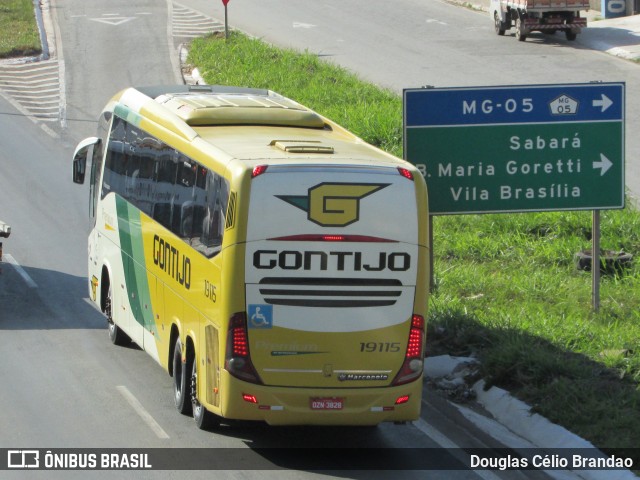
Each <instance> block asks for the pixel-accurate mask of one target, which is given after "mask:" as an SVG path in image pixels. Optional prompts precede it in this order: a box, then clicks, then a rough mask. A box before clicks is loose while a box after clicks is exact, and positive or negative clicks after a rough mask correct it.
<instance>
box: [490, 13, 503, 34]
mask: <svg viewBox="0 0 640 480" xmlns="http://www.w3.org/2000/svg"><path fill="white" fill-rule="evenodd" d="M493 22H494V26H495V29H496V33H497V34H498V35H504V32H505V28H504V23H503V22H502V21H501V20H500V17H499V16H498V12H495V13H494V14H493Z"/></svg>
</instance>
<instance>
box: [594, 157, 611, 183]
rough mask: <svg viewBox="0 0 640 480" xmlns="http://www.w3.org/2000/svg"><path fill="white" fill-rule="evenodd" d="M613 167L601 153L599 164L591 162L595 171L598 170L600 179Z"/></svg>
mask: <svg viewBox="0 0 640 480" xmlns="http://www.w3.org/2000/svg"><path fill="white" fill-rule="evenodd" d="M612 165H613V163H612V162H611V160H609V159H608V158H607V157H605V156H604V155H603V154H602V153H601V154H600V161H599V162H593V168H594V169H597V168H600V169H601V170H600V176H601V177H602V176H603V175H604V174H605V173H607V170H609V169H610V168H611V166H612Z"/></svg>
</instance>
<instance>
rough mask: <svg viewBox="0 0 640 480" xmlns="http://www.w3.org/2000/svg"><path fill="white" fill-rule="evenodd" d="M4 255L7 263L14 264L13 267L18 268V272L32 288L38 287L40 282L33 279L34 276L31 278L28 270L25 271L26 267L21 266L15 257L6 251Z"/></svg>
mask: <svg viewBox="0 0 640 480" xmlns="http://www.w3.org/2000/svg"><path fill="white" fill-rule="evenodd" d="M2 257H3V258H4V259H5V260H6V261H7V263H10V264H11V265H13V268H15V269H16V272H18V275H20V276H21V277H22V279H23V280H24V281H25V282H26V284H27V286H29V287H30V288H38V284H37V283H36V282H34V281H33V278H31V277H30V276H29V274H28V273H27V272H25V271H24V268H22V267H21V266H20V264H19V263H18V262H17V261H16V259H15V258H13V257H12V256H11V255H9V254H8V253H5V254H4V255H3V256H2Z"/></svg>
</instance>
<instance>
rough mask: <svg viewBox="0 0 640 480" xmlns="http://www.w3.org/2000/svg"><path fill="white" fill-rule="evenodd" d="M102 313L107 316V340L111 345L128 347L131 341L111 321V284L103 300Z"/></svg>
mask: <svg viewBox="0 0 640 480" xmlns="http://www.w3.org/2000/svg"><path fill="white" fill-rule="evenodd" d="M104 313H105V315H106V316H107V321H108V322H109V339H110V340H111V343H113V344H114V345H120V346H123V345H128V344H129V343H130V342H131V339H130V338H129V336H128V335H127V334H126V333H124V332H123V331H122V330H121V329H120V327H118V326H117V325H116V324H115V322H114V321H113V293H112V292H111V283H109V290H107V298H105V301H104Z"/></svg>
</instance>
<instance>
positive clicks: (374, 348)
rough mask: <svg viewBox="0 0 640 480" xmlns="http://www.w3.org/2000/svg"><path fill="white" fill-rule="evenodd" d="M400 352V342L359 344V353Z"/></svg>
mask: <svg viewBox="0 0 640 480" xmlns="http://www.w3.org/2000/svg"><path fill="white" fill-rule="evenodd" d="M399 351H400V342H360V352H361V353H395V352H399Z"/></svg>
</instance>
